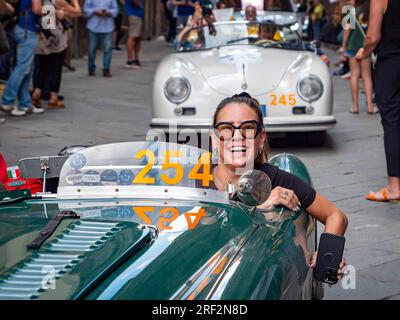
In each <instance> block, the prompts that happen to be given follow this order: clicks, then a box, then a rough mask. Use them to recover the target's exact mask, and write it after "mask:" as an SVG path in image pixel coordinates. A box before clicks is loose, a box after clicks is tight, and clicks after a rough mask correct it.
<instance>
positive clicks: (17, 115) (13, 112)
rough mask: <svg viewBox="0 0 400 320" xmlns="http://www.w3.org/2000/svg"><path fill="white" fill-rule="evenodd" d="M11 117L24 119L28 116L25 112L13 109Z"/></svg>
mask: <svg viewBox="0 0 400 320" xmlns="http://www.w3.org/2000/svg"><path fill="white" fill-rule="evenodd" d="M10 115H12V116H13V117H22V116H24V115H26V112H25V111H24V110H20V109H18V108H17V107H13V108H12V110H11V111H10Z"/></svg>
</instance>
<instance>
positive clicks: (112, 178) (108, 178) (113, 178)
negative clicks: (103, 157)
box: [100, 169, 118, 186]
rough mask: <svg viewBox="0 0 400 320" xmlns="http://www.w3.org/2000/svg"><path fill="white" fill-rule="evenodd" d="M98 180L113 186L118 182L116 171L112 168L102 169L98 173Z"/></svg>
mask: <svg viewBox="0 0 400 320" xmlns="http://www.w3.org/2000/svg"><path fill="white" fill-rule="evenodd" d="M100 182H101V183H102V184H103V185H105V186H115V185H117V182H118V173H117V172H115V171H114V170H111V169H107V170H104V171H103V173H102V174H101V175H100Z"/></svg>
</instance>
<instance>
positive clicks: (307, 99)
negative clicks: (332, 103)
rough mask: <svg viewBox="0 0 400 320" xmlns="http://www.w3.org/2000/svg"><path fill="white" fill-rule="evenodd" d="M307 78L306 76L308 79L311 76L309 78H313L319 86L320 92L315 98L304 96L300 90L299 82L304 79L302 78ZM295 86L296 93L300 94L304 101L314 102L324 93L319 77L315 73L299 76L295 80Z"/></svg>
mask: <svg viewBox="0 0 400 320" xmlns="http://www.w3.org/2000/svg"><path fill="white" fill-rule="evenodd" d="M307 78H308V79H310V78H311V79H313V80H315V81H316V82H317V83H318V85H319V86H320V87H321V91H320V93H319V94H318V96H317V97H315V98H309V97H305V96H304V95H303V94H302V93H301V91H300V84H301V82H302V81H304V80H305V79H307ZM296 88H297V94H298V95H299V96H300V98H302V99H303V100H304V101H307V102H309V103H311V102H315V101H317V100H319V99H320V98H321V97H322V95H323V94H324V84H323V82H322V80H321V78H320V77H318V76H317V75H315V74H312V73H310V74H307V75H305V76H303V77H301V78H300V79H299V80H298V81H297V86H296Z"/></svg>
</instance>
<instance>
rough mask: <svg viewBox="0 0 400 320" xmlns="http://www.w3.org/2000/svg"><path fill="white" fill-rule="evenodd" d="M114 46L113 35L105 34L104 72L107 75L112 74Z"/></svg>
mask: <svg viewBox="0 0 400 320" xmlns="http://www.w3.org/2000/svg"><path fill="white" fill-rule="evenodd" d="M112 44H113V33H112V32H109V33H104V34H103V50H104V53H103V71H104V72H105V73H109V72H110V67H111V59H112Z"/></svg>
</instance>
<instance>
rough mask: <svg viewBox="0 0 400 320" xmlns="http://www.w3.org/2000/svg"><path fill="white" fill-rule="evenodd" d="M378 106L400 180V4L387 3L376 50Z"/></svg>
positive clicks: (393, 173) (390, 162) (392, 173)
mask: <svg viewBox="0 0 400 320" xmlns="http://www.w3.org/2000/svg"><path fill="white" fill-rule="evenodd" d="M376 51H377V54H378V60H377V63H376V70H375V95H376V102H377V105H378V107H379V111H380V114H381V118H382V126H383V131H384V142H385V153H386V162H387V170H388V176H389V177H400V1H399V0H388V7H387V10H386V12H385V14H384V16H383V23H382V39H381V41H380V43H379V45H378V47H377V50H376Z"/></svg>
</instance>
